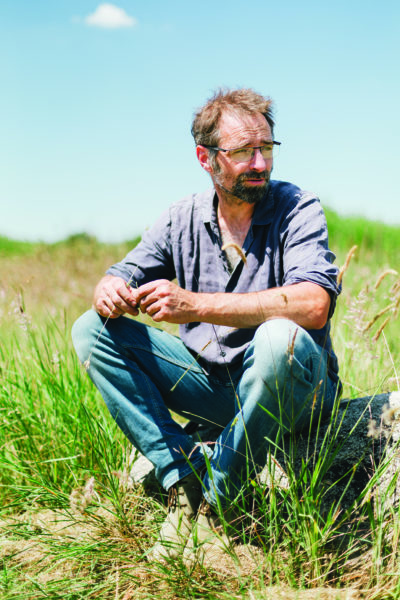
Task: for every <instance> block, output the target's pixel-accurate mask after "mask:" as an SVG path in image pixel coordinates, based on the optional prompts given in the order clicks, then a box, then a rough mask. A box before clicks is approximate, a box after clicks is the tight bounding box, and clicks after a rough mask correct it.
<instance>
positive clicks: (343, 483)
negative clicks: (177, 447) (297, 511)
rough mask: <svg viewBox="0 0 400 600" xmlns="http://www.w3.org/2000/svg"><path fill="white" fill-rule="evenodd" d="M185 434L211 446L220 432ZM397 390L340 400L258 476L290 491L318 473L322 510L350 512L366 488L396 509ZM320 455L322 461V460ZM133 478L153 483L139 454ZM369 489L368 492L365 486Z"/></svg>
mask: <svg viewBox="0 0 400 600" xmlns="http://www.w3.org/2000/svg"><path fill="white" fill-rule="evenodd" d="M194 429H195V428H194V427H193V425H192V424H189V425H188V426H187V431H188V433H189V434H191V435H192V436H193V437H194V439H195V440H196V441H198V440H199V439H201V440H202V441H203V442H207V441H209V442H212V441H215V439H216V438H217V437H218V434H219V432H220V431H221V430H220V429H215V428H214V429H213V430H210V429H209V428H199V429H198V430H197V431H195V430H194ZM399 440H400V392H392V393H386V394H378V395H376V396H366V397H364V398H355V399H352V400H348V399H346V400H341V401H340V403H339V405H338V407H337V409H336V410H335V412H334V414H333V416H332V418H331V419H330V420H329V421H326V422H323V423H320V424H315V425H314V427H313V428H312V430H311V431H307V432H303V433H301V434H298V435H296V436H295V437H291V436H286V437H285V438H284V440H283V447H284V452H283V451H277V452H275V453H274V456H273V457H272V458H271V459H270V460H268V464H267V466H266V467H265V468H264V469H263V470H262V472H261V473H260V474H259V482H260V484H261V485H263V486H265V487H266V488H268V487H271V486H273V485H275V486H279V487H283V488H285V487H288V485H289V481H290V480H291V479H293V478H294V479H296V478H297V477H298V478H300V477H301V478H302V479H303V480H304V477H305V473H306V472H307V473H308V474H309V475H308V476H310V474H311V473H315V472H316V470H318V472H319V474H320V476H319V477H318V481H319V482H320V484H321V486H323V490H324V493H323V496H322V499H323V500H322V501H323V506H321V510H322V511H323V512H325V511H326V512H327V511H329V509H330V507H331V506H332V505H334V504H335V505H337V506H338V507H339V506H340V510H341V512H343V511H346V510H348V509H350V508H351V507H352V506H353V505H354V503H355V501H356V500H357V498H360V495H361V494H362V493H363V491H364V490H365V489H369V491H368V494H367V499H368V496H369V497H372V495H373V496H374V498H375V501H376V500H377V499H379V502H380V503H381V507H383V508H384V509H390V508H391V507H395V506H397V504H398V502H399V498H400V478H398V476H397V475H398V473H399V470H400V452H399ZM322 457H323V460H321V458H322ZM131 477H132V479H133V480H134V481H135V482H136V483H142V484H143V485H144V487H145V489H146V488H147V489H148V490H149V491H150V490H151V488H152V487H154V486H156V485H157V480H156V478H155V475H154V468H153V466H152V464H151V463H150V461H148V460H147V459H146V458H145V457H144V456H142V455H139V456H138V459H137V460H136V461H135V462H134V464H133V468H132V471H131ZM368 485H369V488H367V486H368Z"/></svg>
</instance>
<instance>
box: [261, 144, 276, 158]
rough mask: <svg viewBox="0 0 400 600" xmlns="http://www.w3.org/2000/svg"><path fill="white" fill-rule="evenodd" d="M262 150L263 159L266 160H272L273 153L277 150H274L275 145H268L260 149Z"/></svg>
mask: <svg viewBox="0 0 400 600" xmlns="http://www.w3.org/2000/svg"><path fill="white" fill-rule="evenodd" d="M260 150H261V154H262V157H263V158H265V159H269V158H272V153H273V151H274V150H275V148H274V145H273V144H266V145H265V146H262V148H260Z"/></svg>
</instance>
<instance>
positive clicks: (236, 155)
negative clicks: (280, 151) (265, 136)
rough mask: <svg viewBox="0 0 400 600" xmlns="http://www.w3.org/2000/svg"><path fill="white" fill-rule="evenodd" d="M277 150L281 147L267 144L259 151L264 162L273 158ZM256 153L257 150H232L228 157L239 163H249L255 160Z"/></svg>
mask: <svg viewBox="0 0 400 600" xmlns="http://www.w3.org/2000/svg"><path fill="white" fill-rule="evenodd" d="M277 148H279V146H274V144H265V145H264V146H261V147H260V148H257V149H259V150H260V152H261V155H262V157H263V158H264V160H268V159H270V158H272V154H273V153H274V154H276V149H277ZM255 151H256V148H238V149H237V150H230V151H229V152H228V156H229V158H231V159H232V160H233V161H235V162H237V163H242V162H249V161H250V160H251V159H252V158H253V156H254V152H255Z"/></svg>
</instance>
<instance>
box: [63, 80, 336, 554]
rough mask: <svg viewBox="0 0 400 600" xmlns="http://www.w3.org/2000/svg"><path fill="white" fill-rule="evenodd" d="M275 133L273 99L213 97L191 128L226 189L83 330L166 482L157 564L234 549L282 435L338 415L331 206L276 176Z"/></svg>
mask: <svg viewBox="0 0 400 600" xmlns="http://www.w3.org/2000/svg"><path fill="white" fill-rule="evenodd" d="M273 129H274V121H273V118H272V110H271V100H270V99H269V98H265V97H262V96H261V95H259V94H257V93H255V92H254V91H252V90H249V89H238V90H231V91H223V92H222V91H218V92H217V93H215V95H214V96H213V97H212V98H211V99H210V100H209V101H207V103H206V104H205V105H204V106H203V107H202V108H201V109H200V110H199V111H198V112H197V113H196V114H195V117H194V120H193V124H192V134H193V137H194V140H195V143H196V154H197V159H198V161H199V163H200V165H201V167H202V168H203V169H205V170H206V171H207V173H209V175H210V177H211V180H212V183H213V188H212V189H211V190H209V191H207V192H205V193H201V194H193V195H192V196H190V197H188V198H185V199H184V200H182V201H180V202H177V203H176V204H173V205H172V206H171V207H170V208H169V210H167V211H166V212H165V213H164V214H163V215H162V216H161V218H159V220H158V221H157V222H156V224H155V225H154V226H153V228H152V229H150V230H149V231H146V232H145V234H144V235H143V239H142V241H141V242H140V243H139V245H138V246H137V247H135V248H134V249H133V250H132V251H131V252H129V253H128V255H127V256H126V257H125V258H124V259H123V260H122V261H121V262H119V263H117V264H115V265H113V266H112V267H110V269H109V270H108V272H107V274H106V275H105V277H103V278H102V279H101V281H100V282H99V283H98V285H97V287H96V289H95V292H94V310H91V311H89V312H87V313H85V314H84V315H83V316H82V317H80V319H79V320H78V321H77V322H76V323H75V325H74V328H73V339H74V344H75V347H76V350H77V353H78V355H79V357H80V360H81V361H82V362H83V363H84V364H85V365H86V367H87V370H88V374H89V376H90V377H91V379H92V381H93V383H94V384H95V385H96V386H97V388H98V389H99V390H100V392H101V394H102V396H103V398H104V400H105V402H106V403H107V406H108V408H109V410H110V413H111V415H112V416H113V418H114V419H115V420H116V422H117V423H118V425H119V427H120V428H121V429H122V431H123V432H124V434H125V435H126V436H127V437H128V439H129V440H130V441H131V443H132V444H133V445H134V446H135V447H136V448H137V449H138V450H139V451H140V452H141V453H142V454H144V456H146V457H147V458H148V459H149V460H150V461H151V462H152V463H153V465H154V467H155V473H156V476H157V478H158V481H159V482H160V484H161V485H162V486H163V487H164V488H165V489H166V490H169V493H170V498H171V503H170V508H169V512H168V515H167V518H166V520H165V522H164V524H163V526H162V527H161V531H160V535H159V539H158V541H157V543H156V545H155V546H154V548H153V550H152V557H153V558H154V559H165V558H167V557H175V556H177V555H179V554H180V553H182V552H183V550H184V548H185V547H186V548H187V549H190V551H192V550H193V548H194V549H195V548H196V547H197V546H198V547H200V546H201V545H203V548H206V549H207V548H208V549H211V548H212V547H213V546H215V544H217V545H220V546H227V545H228V544H229V540H228V538H227V537H226V536H225V535H224V533H223V532H222V531H221V528H220V527H219V525H220V521H219V519H218V514H217V512H218V511H217V510H216V509H217V507H219V508H221V507H222V508H223V509H225V508H228V507H229V505H230V504H231V502H232V501H233V499H234V498H235V497H236V495H237V494H238V493H239V491H240V490H241V488H242V486H243V485H244V484H245V483H246V479H248V478H249V477H251V476H252V475H253V474H254V472H255V471H256V470H257V469H258V468H260V467H262V466H263V465H264V464H265V461H266V456H267V452H268V450H269V448H270V447H271V444H272V445H274V444H276V443H277V442H278V441H279V439H280V438H281V437H282V436H283V435H284V434H285V433H287V432H292V433H293V432H294V431H298V430H300V429H301V428H303V427H305V426H307V425H309V423H310V419H311V418H312V416H313V418H316V417H318V416H321V411H322V416H325V415H328V414H329V413H330V411H331V409H332V406H333V402H334V399H335V396H336V394H337V390H338V386H339V385H340V384H339V380H338V366H337V360H336V357H335V354H334V352H333V350H332V345H331V340H330V335H329V330H330V325H329V320H330V318H331V316H332V314H333V311H334V307H335V300H336V296H337V294H338V287H337V284H336V276H337V269H336V267H335V266H333V264H332V262H333V258H334V256H333V254H332V252H331V251H330V250H329V248H328V236H327V229H326V221H325V217H324V214H323V211H322V208H321V206H320V202H319V200H318V199H317V198H316V197H315V196H314V195H312V194H310V193H308V192H304V191H302V190H301V189H299V188H298V187H296V186H295V185H292V184H291V183H286V182H282V181H274V180H271V179H270V176H271V171H272V165H273V155H274V150H275V148H277V147H278V146H279V142H277V141H276V140H275V139H274V132H273ZM175 158H176V160H178V157H175ZM175 280H176V282H175ZM139 311H141V312H142V313H145V314H147V315H149V317H151V318H152V319H153V321H154V322H155V323H163V322H165V323H178V324H179V326H180V337H179V338H178V337H175V336H173V335H171V334H169V333H167V332H166V331H162V330H160V329H158V328H155V327H151V326H147V325H144V324H143V323H141V322H139V320H135V319H131V318H127V317H124V316H123V315H125V314H128V315H132V316H134V317H135V316H137V315H138V313H139ZM170 411H174V412H175V413H177V414H178V415H182V416H183V417H186V418H188V419H190V420H191V421H193V422H195V423H199V424H204V423H205V424H210V423H212V424H215V425H216V426H217V427H218V428H219V429H218V432H219V436H218V438H217V439H216V442H215V443H214V444H213V445H209V446H206V445H201V444H196V443H195V442H194V441H193V438H192V437H190V436H189V435H188V434H187V433H186V432H185V430H184V429H183V427H182V426H181V425H180V424H178V423H177V422H176V421H175V420H174V419H173V418H172V417H171V412H170ZM206 464H207V467H206ZM187 551H188V550H186V552H187Z"/></svg>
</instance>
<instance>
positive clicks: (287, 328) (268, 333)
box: [254, 318, 304, 362]
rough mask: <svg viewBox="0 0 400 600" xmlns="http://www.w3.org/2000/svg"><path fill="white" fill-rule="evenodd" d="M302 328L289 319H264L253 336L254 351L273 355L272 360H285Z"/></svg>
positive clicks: (292, 350) (291, 351) (292, 349)
mask: <svg viewBox="0 0 400 600" xmlns="http://www.w3.org/2000/svg"><path fill="white" fill-rule="evenodd" d="M303 332H304V330H303V329H302V328H301V327H300V326H299V325H297V324H296V323H294V321H290V320H289V319H283V318H277V319H270V320H269V321H265V322H264V323H262V325H260V326H259V327H258V329H257V331H256V334H255V336H254V344H255V351H256V353H257V352H259V351H260V352H261V353H262V354H263V355H264V356H265V355H266V354H269V355H271V356H273V358H274V362H277V361H278V362H279V361H281V360H285V362H286V361H287V358H288V356H290V353H293V352H294V347H295V342H296V341H297V342H298V341H299V340H298V339H297V338H298V337H299V336H301V335H302V333H303Z"/></svg>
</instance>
